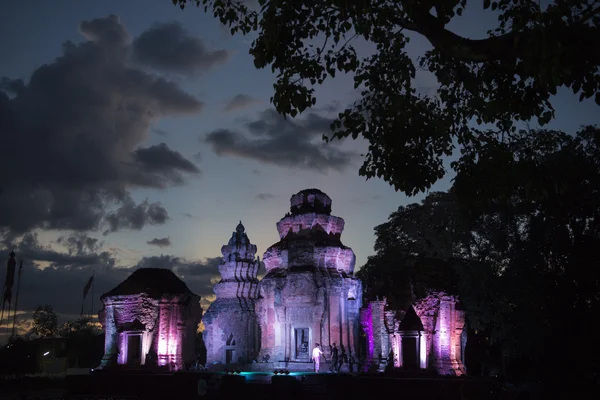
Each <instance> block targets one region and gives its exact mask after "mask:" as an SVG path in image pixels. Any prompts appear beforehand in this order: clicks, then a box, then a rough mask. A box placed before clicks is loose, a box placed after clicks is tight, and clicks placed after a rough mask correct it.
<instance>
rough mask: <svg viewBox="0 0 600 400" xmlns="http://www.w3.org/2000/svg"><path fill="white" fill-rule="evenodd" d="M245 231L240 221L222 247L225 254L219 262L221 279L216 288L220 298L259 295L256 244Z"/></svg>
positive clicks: (252, 297)
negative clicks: (251, 241)
mask: <svg viewBox="0 0 600 400" xmlns="http://www.w3.org/2000/svg"><path fill="white" fill-rule="evenodd" d="M245 231H246V229H245V228H244V225H242V221H240V223H239V224H238V226H237V227H236V228H235V232H233V234H232V235H231V238H230V239H229V242H228V243H227V244H226V245H225V246H223V247H221V254H222V255H223V258H222V260H221V264H219V273H220V274H221V281H220V282H219V283H217V284H216V285H215V288H214V291H215V294H216V295H217V298H218V299H225V298H244V299H254V298H256V296H257V289H258V279H257V277H256V274H257V273H258V267H259V265H260V263H259V261H258V259H257V258H256V257H255V256H256V245H254V244H252V243H250V239H248V235H246V232H245Z"/></svg>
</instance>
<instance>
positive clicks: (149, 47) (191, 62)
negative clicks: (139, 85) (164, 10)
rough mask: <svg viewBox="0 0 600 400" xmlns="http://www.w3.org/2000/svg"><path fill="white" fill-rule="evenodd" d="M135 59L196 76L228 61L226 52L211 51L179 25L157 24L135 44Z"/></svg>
mask: <svg viewBox="0 0 600 400" xmlns="http://www.w3.org/2000/svg"><path fill="white" fill-rule="evenodd" d="M133 56H134V58H135V59H136V60H137V61H138V62H140V63H142V64H144V65H146V66H149V67H151V68H154V69H156V70H158V71H163V72H174V73H179V74H184V75H194V74H197V73H202V72H207V71H209V70H210V69H212V68H214V67H215V66H217V65H219V64H223V63H224V62H226V61H227V60H228V59H229V56H230V53H229V52H228V51H226V50H215V51H209V50H208V49H207V48H206V45H205V44H204V41H203V40H202V39H201V38H199V37H195V36H192V35H190V33H189V32H188V31H187V30H186V29H185V28H183V26H182V25H181V24H180V23H179V22H170V23H157V24H155V25H154V26H153V27H152V28H150V29H148V30H147V31H145V32H143V33H142V34H141V35H140V36H138V37H137V38H136V39H135V40H134V41H133Z"/></svg>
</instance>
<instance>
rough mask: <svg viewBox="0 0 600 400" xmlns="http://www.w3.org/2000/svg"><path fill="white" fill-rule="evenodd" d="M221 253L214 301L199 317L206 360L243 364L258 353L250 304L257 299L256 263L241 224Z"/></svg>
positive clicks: (258, 263) (256, 325) (253, 249)
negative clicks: (219, 277) (201, 324)
mask: <svg viewBox="0 0 600 400" xmlns="http://www.w3.org/2000/svg"><path fill="white" fill-rule="evenodd" d="M221 254H222V255H223V258H222V259H221V263H220V264H219V272H220V273H221V280H220V281H219V282H218V283H217V284H216V285H215V287H214V291H215V294H216V296H217V299H216V300H215V301H213V302H212V303H211V305H210V307H209V308H208V310H206V313H205V314H204V316H203V318H202V319H203V322H204V326H205V330H204V334H203V338H204V343H205V345H206V361H207V363H208V364H232V363H242V364H244V363H248V362H250V361H252V360H254V359H255V358H256V356H257V355H258V350H259V334H258V324H257V320H256V314H255V312H254V302H255V301H256V299H257V297H258V279H257V272H258V267H259V265H260V261H259V259H258V257H255V255H256V246H255V245H253V244H252V243H250V239H248V235H246V232H245V228H244V225H242V222H241V221H240V223H239V224H238V226H237V227H236V229H235V232H233V234H232V235H231V238H230V239H229V242H228V243H227V244H226V245H225V246H223V247H222V248H221Z"/></svg>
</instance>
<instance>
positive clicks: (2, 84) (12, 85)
mask: <svg viewBox="0 0 600 400" xmlns="http://www.w3.org/2000/svg"><path fill="white" fill-rule="evenodd" d="M0 90H4V91H6V92H8V93H10V94H14V95H17V94H19V93H22V92H23V90H25V82H23V80H22V79H10V78H7V77H2V78H1V79H0Z"/></svg>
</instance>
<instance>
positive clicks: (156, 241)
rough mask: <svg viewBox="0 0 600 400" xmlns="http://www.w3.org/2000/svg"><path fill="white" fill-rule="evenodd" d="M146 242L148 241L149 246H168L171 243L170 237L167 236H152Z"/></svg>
mask: <svg viewBox="0 0 600 400" xmlns="http://www.w3.org/2000/svg"><path fill="white" fill-rule="evenodd" d="M146 243H148V244H149V245H150V246H157V247H169V246H170V245H171V239H170V238H168V237H165V238H160V239H159V238H154V239H152V240H148V241H147V242H146Z"/></svg>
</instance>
